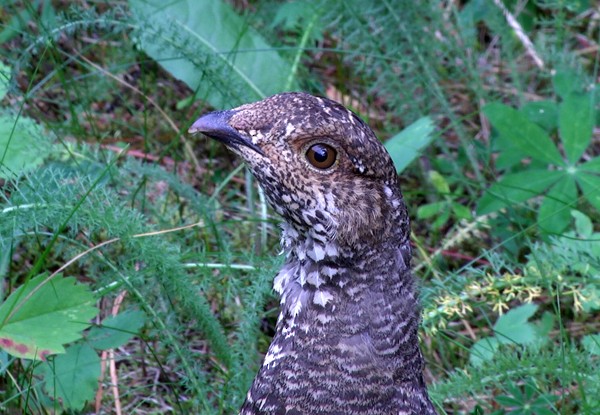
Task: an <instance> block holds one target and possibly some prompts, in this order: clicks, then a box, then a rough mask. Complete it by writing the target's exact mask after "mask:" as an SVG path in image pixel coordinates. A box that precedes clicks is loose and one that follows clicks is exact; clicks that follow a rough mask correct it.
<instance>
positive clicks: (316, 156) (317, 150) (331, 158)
mask: <svg viewBox="0 0 600 415" xmlns="http://www.w3.org/2000/svg"><path fill="white" fill-rule="evenodd" d="M336 158H337V151H336V150H335V149H334V148H333V147H331V146H330V145H327V144H313V145H311V146H310V147H309V148H308V150H307V151H306V159H307V160H308V162H309V163H310V164H312V165H313V166H314V167H316V168H318V169H322V170H325V169H328V168H329V167H331V166H333V164H334V163H335V160H336Z"/></svg>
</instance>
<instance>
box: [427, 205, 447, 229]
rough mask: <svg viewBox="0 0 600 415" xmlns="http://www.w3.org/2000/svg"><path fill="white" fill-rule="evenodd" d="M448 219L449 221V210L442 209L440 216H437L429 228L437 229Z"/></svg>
mask: <svg viewBox="0 0 600 415" xmlns="http://www.w3.org/2000/svg"><path fill="white" fill-rule="evenodd" d="M448 219H450V209H444V210H442V211H441V212H440V216H438V217H437V219H436V220H434V221H433V223H432V224H431V227H432V228H433V229H439V228H441V227H442V226H443V225H444V224H445V223H446V222H448Z"/></svg>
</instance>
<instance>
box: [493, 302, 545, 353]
mask: <svg viewBox="0 0 600 415" xmlns="http://www.w3.org/2000/svg"><path fill="white" fill-rule="evenodd" d="M537 309H538V306H537V305H536V304H532V303H528V304H523V305H521V306H519V307H516V308H513V309H512V310H509V311H508V312H507V313H506V314H504V315H502V316H500V318H498V321H496V324H494V332H495V333H496V337H497V338H498V341H499V342H500V343H503V344H514V343H517V344H528V343H533V342H534V341H535V340H536V330H535V327H534V325H533V324H531V323H529V322H528V321H527V320H529V318H531V316H533V315H534V314H535V312H536V311H537Z"/></svg>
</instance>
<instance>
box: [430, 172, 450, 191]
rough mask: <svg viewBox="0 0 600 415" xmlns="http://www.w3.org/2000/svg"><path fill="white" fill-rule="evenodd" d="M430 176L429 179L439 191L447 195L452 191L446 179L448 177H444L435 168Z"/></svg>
mask: <svg viewBox="0 0 600 415" xmlns="http://www.w3.org/2000/svg"><path fill="white" fill-rule="evenodd" d="M428 176H429V181H430V182H431V184H432V185H433V187H434V188H435V190H436V191H437V192H438V193H440V194H443V195H447V194H449V193H450V186H449V185H448V182H447V181H446V179H444V176H442V175H441V174H440V173H439V172H437V171H435V170H430V171H429V174H428Z"/></svg>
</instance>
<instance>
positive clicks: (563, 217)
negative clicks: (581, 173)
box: [538, 175, 577, 234]
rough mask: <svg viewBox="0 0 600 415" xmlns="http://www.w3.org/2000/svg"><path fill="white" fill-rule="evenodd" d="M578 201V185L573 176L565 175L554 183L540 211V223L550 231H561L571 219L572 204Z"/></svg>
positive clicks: (544, 228)
mask: <svg viewBox="0 0 600 415" xmlns="http://www.w3.org/2000/svg"><path fill="white" fill-rule="evenodd" d="M576 202H577V185H576V184H575V179H574V178H573V176H570V175H565V176H564V177H562V178H561V179H560V180H559V181H558V182H556V184H554V185H553V186H552V187H551V188H550V190H549V191H548V194H546V197H545V198H544V200H543V201H542V205H541V206H540V210H539V211H538V224H539V225H540V227H541V228H542V229H543V230H545V231H546V232H549V233H555V234H558V233H561V232H562V231H564V230H565V228H566V227H567V226H569V222H570V221H571V208H570V206H572V204H574V203H576Z"/></svg>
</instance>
